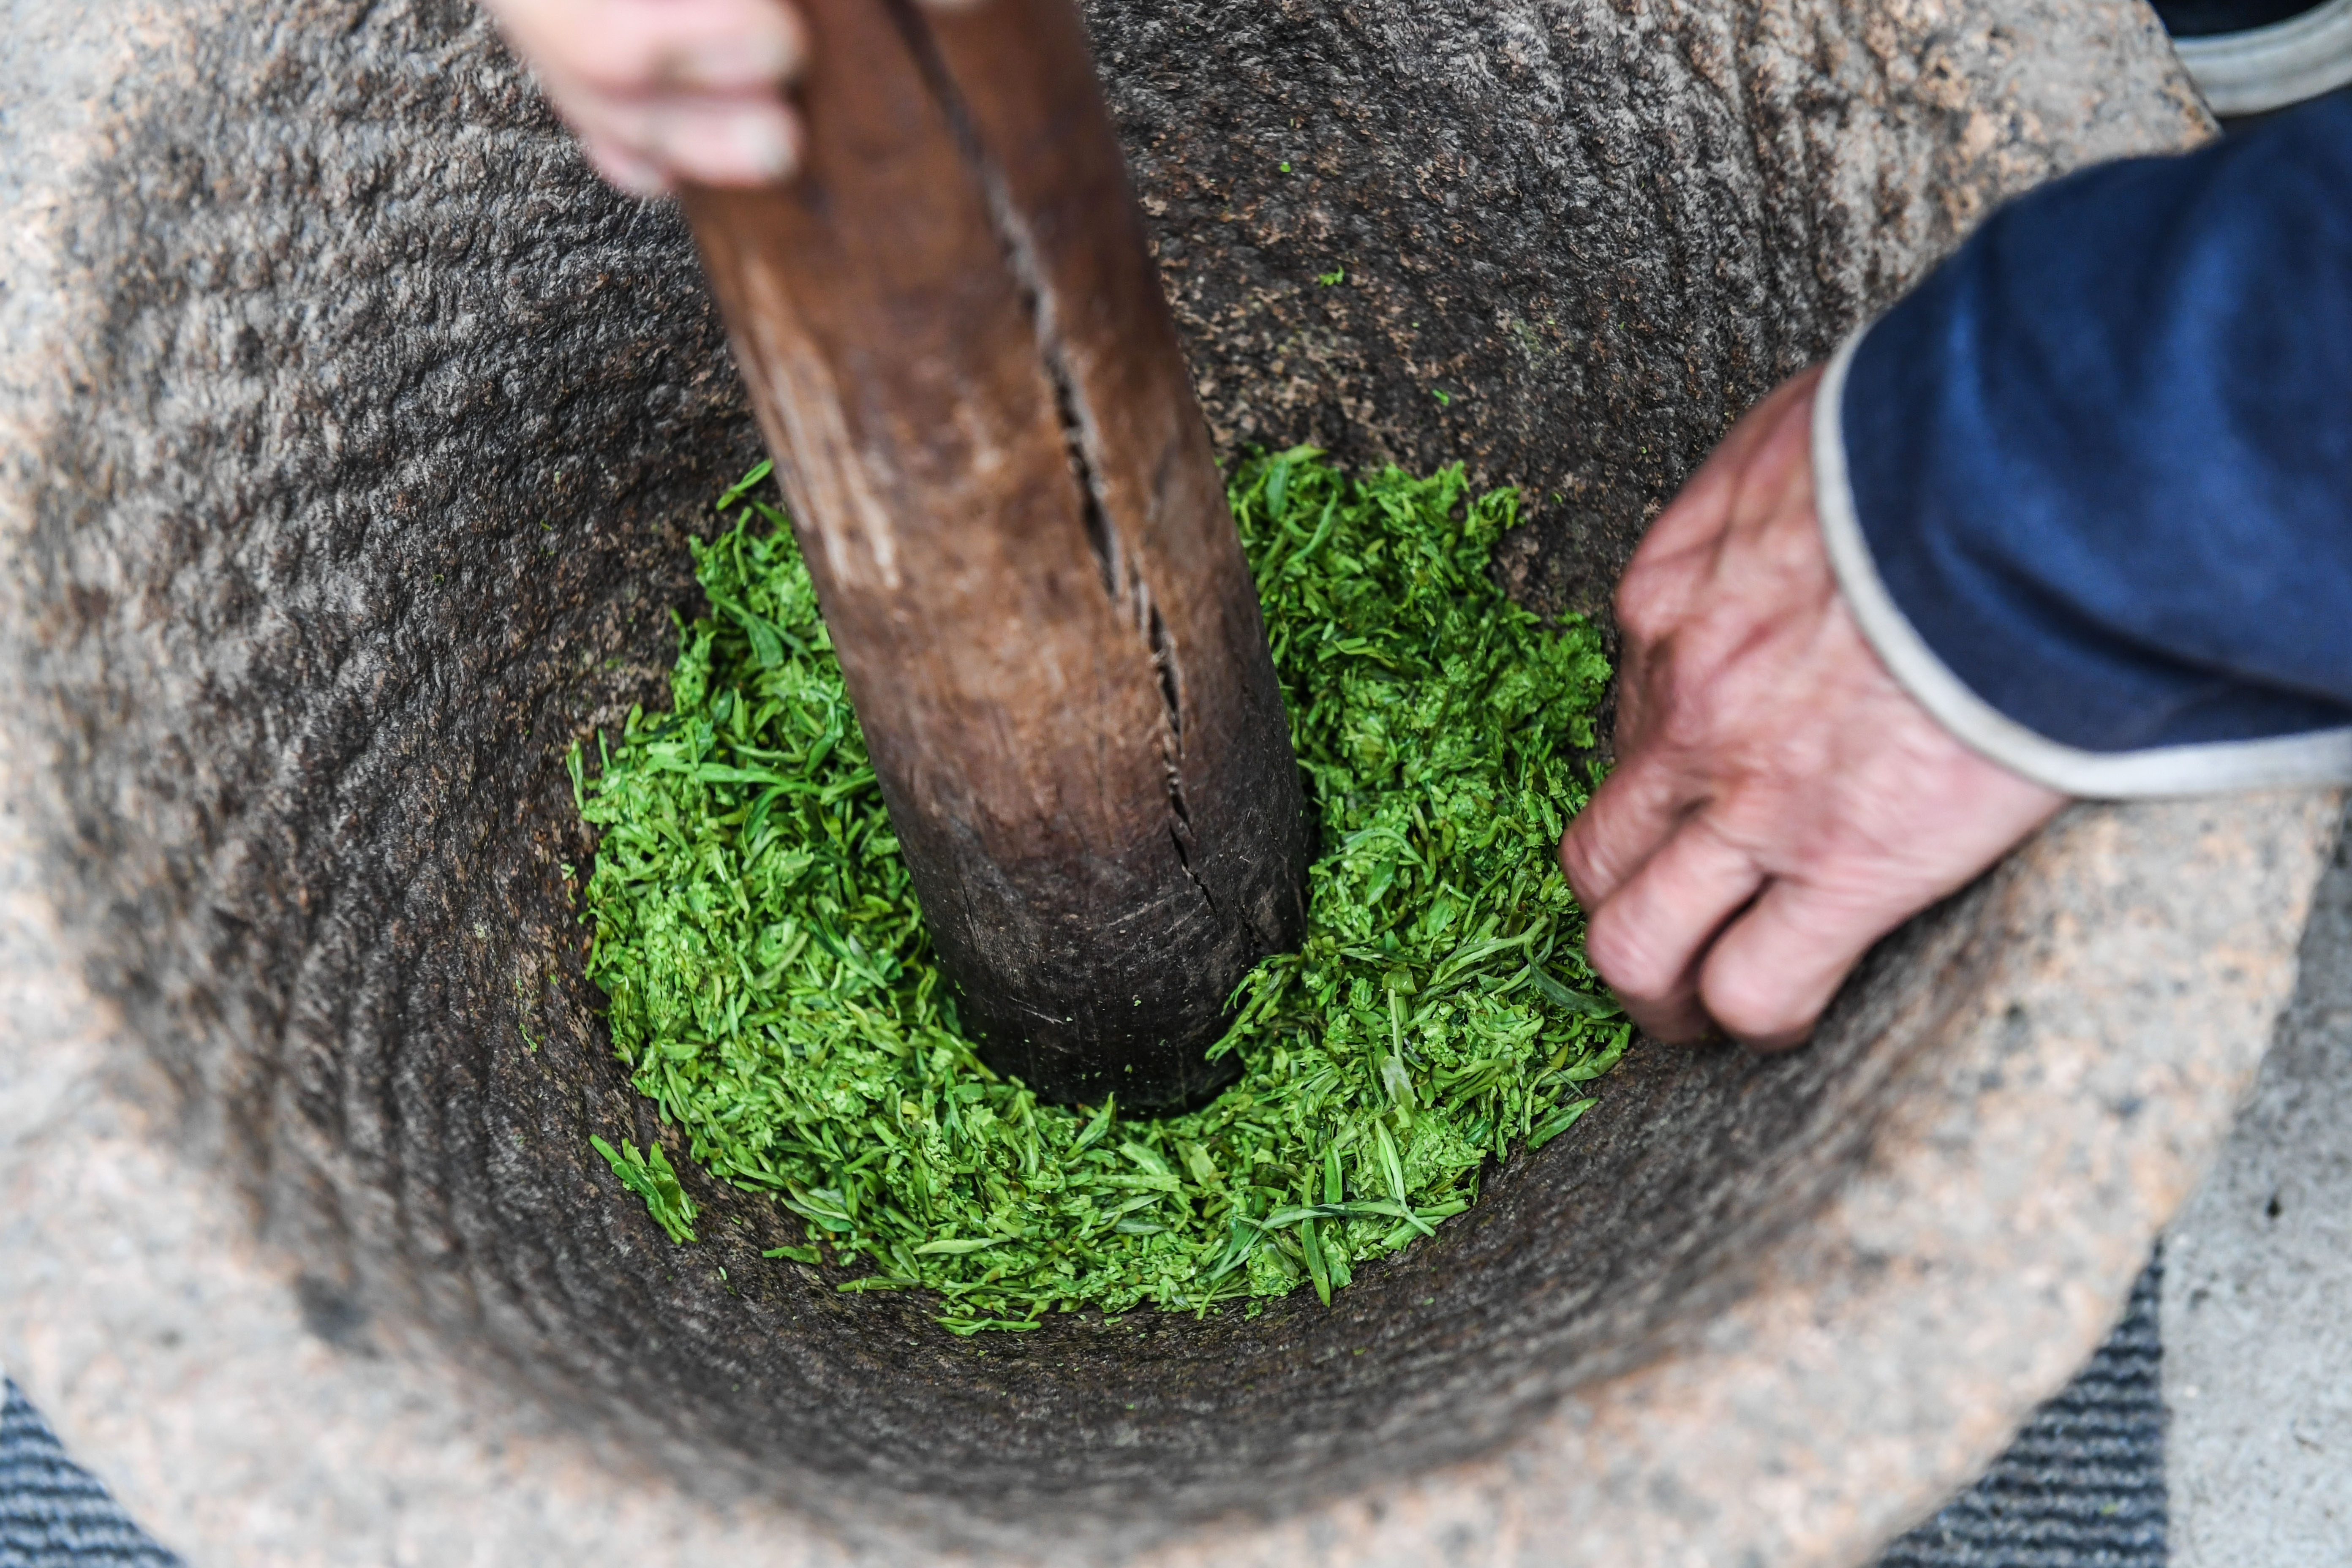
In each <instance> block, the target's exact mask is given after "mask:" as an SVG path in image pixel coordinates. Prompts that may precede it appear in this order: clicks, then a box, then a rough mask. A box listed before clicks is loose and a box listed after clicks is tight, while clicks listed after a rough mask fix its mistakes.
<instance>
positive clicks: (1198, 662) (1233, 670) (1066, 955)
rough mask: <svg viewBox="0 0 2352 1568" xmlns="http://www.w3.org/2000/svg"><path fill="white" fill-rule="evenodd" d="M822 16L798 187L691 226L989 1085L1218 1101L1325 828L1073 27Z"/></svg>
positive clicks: (1001, 3)
mask: <svg viewBox="0 0 2352 1568" xmlns="http://www.w3.org/2000/svg"><path fill="white" fill-rule="evenodd" d="M802 9H803V14H804V16H805V17H806V19H807V21H808V24H809V26H810V31H811V34H812V39H813V60H814V63H813V68H812V69H811V71H810V73H809V77H808V80H807V84H806V86H805V88H804V89H803V93H802V96H801V100H800V101H801V106H802V110H803V113H804V115H805V117H806V123H807V126H808V147H807V151H806V155H805V157H804V160H803V168H802V171H801V172H800V174H797V175H796V176H795V177H794V179H793V180H792V181H791V182H790V183H789V184H784V185H782V186H781V187H778V188H774V189H769V190H758V191H731V190H730V191H722V190H715V189H696V190H690V191H688V192H687V193H686V194H685V197H684V202H685V208H686V212H687V215H688V218H689V220H690V221H691V223H692V225H693V228H694V233H695V237H696V238H697V240H698V243H699V245H700V247H701V251H702V257H703V262H704V266H705V267H706V268H707V269H708V271H709V277H710V280H711V284H712V287H713V289H714V290H715V291H716V293H717V295H718V298H719V305H720V308H721V310H723V312H724V314H725V317H726V321H727V324H728V329H729V331H730V337H731V340H732V342H733V345H734V352H735V357H736V360H737V363H739V364H740V367H741V369H742V372H743V375H744V379H745V381H746V382H747V383H748V384H749V385H750V388H751V398H752V402H753V404H754V405H756V406H757V408H758V411H759V416H760V420H761V428H762V429H763V431H764V432H765V434H766V437H767V441H768V446H769V448H770V450H771V451H772V453H773V454H774V457H775V461H776V468H777V472H778V473H779V475H780V476H781V477H782V483H783V489H784V493H785V496H786V498H787V500H789V502H790V504H791V509H792V513H793V527H794V529H795V531H796V532H797V533H798V535H799V538H800V542H801V546H802V549H803V552H805V553H806V555H807V558H808V563H809V569H810V571H811V572H812V573H813V574H814V577H815V580H816V587H817V594H818V596H819V600H820V602H821V604H822V605H823V607H824V617H825V622H826V625H827V626H829V627H830V628H831V631H832V635H833V639H834V644H835V649H836V651H837V652H838V653H839V655H840V658H841V665H842V669H843V672H844V674H845V677H846V679H847V681H848V688H849V693H850V697H851V700H853V701H854V702H855V703H856V708H857V713H858V719H859V722H860V723H861V724H862V725H863V727H864V729H865V732H866V743H867V745H868V747H869V749H870V750H871V752H872V755H873V758H874V765H875V770H876V772H877V773H878V774H879V775H880V779H881V785H882V792H883V796H884V798H885V800H886V801H887V803H888V805H889V809H890V817H891V822H892V824H893V826H895V828H896V829H897V832H898V837H899V839H900V842H901V844H902V846H903V849H904V853H905V855H906V858H907V862H908V866H909V867H910V868H912V871H913V875H914V880H915V888H916V891H917V893H918V894H919V897H920V899H921V900H922V906H923V912H924V917H925V920H926V921H927V923H928V925H929V930H930V934H931V940H932V942H933V943H934V945H935V946H936V948H937V949H938V952H939V954H940V960H941V962H942V964H943V966H944V968H945V970H946V972H947V973H948V975H949V976H950V978H951V980H952V982H953V984H954V985H955V988H956V994H955V1002H956V1006H957V1009H958V1013H959V1015H960V1016H961V1021H962V1024H963V1026H964V1028H965V1029H966V1031H967V1032H968V1033H970V1034H971V1036H972V1037H973V1038H974V1039H975V1040H977V1041H979V1042H980V1043H981V1045H982V1054H983V1056H984V1058H985V1059H986V1060H987V1061H988V1062H989V1063H990V1064H991V1065H992V1067H994V1068H997V1069H999V1070H1001V1071H1003V1072H1007V1073H1012V1074H1015V1075H1018V1076H1019V1077H1020V1078H1021V1079H1024V1081H1026V1082H1027V1083H1028V1084H1030V1085H1031V1086H1032V1087H1033V1088H1034V1089H1036V1090H1037V1092H1038V1093H1039V1094H1040V1095H1041V1096H1043V1097H1044V1098H1045V1099H1048V1100H1060V1101H1073V1102H1084V1103H1097V1102H1099V1100H1101V1099H1102V1097H1104V1096H1105V1095H1108V1094H1113V1093H1115V1094H1116V1095H1117V1096H1118V1101H1119V1103H1120V1104H1121V1105H1122V1106H1128V1107H1132V1108H1136V1109H1158V1108H1173V1107H1177V1106H1181V1105H1188V1104H1192V1103H1196V1102H1198V1101H1199V1100H1203V1099H1205V1098H1207V1097H1208V1096H1209V1095H1210V1094H1212V1093H1213V1092H1214V1090H1215V1089H1218V1088H1219V1087H1221V1086H1222V1085H1223V1084H1224V1083H1225V1082H1228V1081H1230V1080H1231V1079H1232V1078H1233V1077H1234V1075H1235V1074H1236V1073H1237V1072H1238V1071H1239V1064H1238V1062H1236V1061H1234V1060H1232V1059H1230V1058H1228V1059H1226V1060H1224V1061H1222V1062H1216V1063H1212V1062H1210V1061H1208V1060H1207V1059H1206V1056H1205V1053H1206V1051H1207V1048H1208V1047H1210V1046H1211V1045H1213V1043H1214V1042H1215V1040H1216V1038H1217V1037H1218V1035H1219V1034H1220V1033H1221V1032H1222V1029H1223V1019H1224V1017H1225V1013H1226V1004H1227V1001H1228V998H1229V997H1230V995H1231V993H1232V991H1233V989H1234V985H1235V984H1237V983H1238V982H1239V981H1240V980H1241V979H1242V977H1243V976H1244V974H1245V973H1247V972H1248V971H1249V969H1250V967H1251V966H1252V965H1253V964H1254V963H1256V962H1257V960H1258V959H1259V958H1260V957H1262V956H1264V955H1265V954H1266V953H1268V952H1278V951H1282V950H1285V949H1286V948H1289V947H1291V946H1294V945H1296V943H1297V941H1298V940H1299V936H1300V932H1301V931H1302V929H1303V926H1304V921H1305V910H1306V900H1305V891H1304V883H1305V867H1306V860H1307V842H1308V829H1307V820H1306V816H1305V808H1304V803H1303V797H1302V795H1301V793H1300V787H1299V780H1298V771H1297V763H1296V760H1295V759H1294V757H1293V755H1292V752H1291V748H1290V742H1289V736H1288V732H1287V729H1286V722H1285V719H1284V714H1283V708H1282V700H1281V695H1280V692H1279V690H1278V689H1277V688H1276V683H1275V676H1274V667H1273V663H1272V660H1271V658H1269V656H1268V654H1267V651H1266V640H1265V626H1264V623H1263V621H1262V619H1261V617H1260V614H1259V610H1258V602H1257V595H1256V592H1255V588H1254V586H1253V585H1252V583H1251V580H1250V576H1249V572H1248V568H1247V567H1246V565H1245V564H1244V561H1243V558H1242V552H1241V543H1240V540H1239V537H1238V535H1237V534H1236V533H1235V531H1234V522H1233V519H1232V516H1231V513H1230V512H1229V511H1228V510H1227V508H1226V503H1225V497H1224V489H1223V482H1222V480H1221V479H1220V478H1219V475H1218V472H1217V468H1216V466H1215V463H1214V460H1213V457H1212V454H1211V451H1210V447H1209V440H1208V434H1207V430H1206V428H1205V426H1204V425H1203V423H1202V417H1201V414H1200V411H1199V408H1198V406H1197V405H1196V404H1195V402H1194V400H1193V395H1192V385H1191V382H1190V379H1189V376H1188V374H1187V371H1186V368H1185V363H1184V359H1183V354H1182V353H1181V349H1180V347H1179V345H1178V342H1177V338H1176V332H1175V327H1174V323H1173V321H1172V320H1171V317H1170V315H1169V312H1168V308H1167V304H1166V301H1165V300H1164V299H1163V298H1162V296H1161V294H1160V282H1159V278H1158V274H1157V272H1156V271H1155V269H1154V268H1153V265H1152V262H1151V259H1150V254H1149V251H1148V248H1147V246H1146V243H1145V238H1144V233H1143V226H1142V217H1141V215H1140V213H1139V211H1138V209H1137V206H1136V204H1135V200H1134V197H1133V195H1132V194H1131V192H1130V191H1129V187H1128V183H1127V174H1126V168H1125V164H1124V162H1123V160H1122V158H1121V156H1120V153H1119V148H1118V140H1117V137H1116V134H1115V132H1114V131H1113V128H1112V125H1111V121H1110V118H1109V115H1108V110H1106V108H1105V106H1104V103H1103V100H1102V97H1101V93H1100V90H1099V89H1098V87H1097V83H1096V80H1095V76H1094V68H1093V64H1092V61H1091V59H1090V58H1089V56H1088V53H1087V41H1086V36H1085V32H1084V29H1083V26H1082V24H1081V22H1080V20H1079V17H1078V16H1077V13H1076V10H1075V8H1074V7H1073V5H1071V4H1070V0H982V4H979V5H958V6H955V7H953V8H948V7H933V6H928V5H918V4H915V3H913V0H802Z"/></svg>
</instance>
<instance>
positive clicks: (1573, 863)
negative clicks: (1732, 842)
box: [1559, 752, 1698, 912]
mask: <svg viewBox="0 0 2352 1568" xmlns="http://www.w3.org/2000/svg"><path fill="white" fill-rule="evenodd" d="M1620 755H1621V756H1622V757H1623V758H1624V760H1623V761H1622V762H1621V763H1619V765H1618V768H1617V771H1616V772H1615V773H1611V774H1610V775H1609V777H1608V778H1607V779H1605V780H1603V781H1602V783H1601V787H1600V789H1598V790H1597V791H1595V792H1594V793H1593V796H1592V799H1591V801H1589V802H1588V803H1586V805H1585V807H1584V809H1583V810H1582V811H1580V812H1578V813H1577V814H1576V816H1575V817H1574V819H1573V820H1571V821H1570V823H1569V825H1568V831H1567V832H1565V833H1563V834H1561V835H1560V836H1559V868H1560V873H1561V875H1563V876H1565V877H1566V878H1567V879H1568V885H1569V887H1570V889H1572V890H1573V891H1574V892H1575V894H1576V901H1577V902H1578V903H1580V904H1582V905H1583V906H1584V907H1585V909H1586V910H1587V911H1588V912H1590V911H1591V910H1598V909H1600V908H1601V905H1603V904H1605V903H1607V902H1608V901H1609V900H1611V899H1612V898H1613V897H1615V896H1616V893H1617V890H1618V889H1620V888H1622V887H1623V886H1624V885H1625V884H1626V882H1627V881H1629V880H1631V879H1632V878H1633V874H1634V873H1635V872H1637V871H1639V870H1641V868H1642V867H1643V864H1644V863H1645V862H1647V861H1648V859H1649V858H1650V857H1651V856H1653V855H1654V854H1656V853H1657V852H1658V850H1659V848H1660V847H1663V846H1664V844H1665V843H1666V842H1667V841H1668V840H1669V839H1671V838H1672V837H1674V836H1675V833H1676V832H1678V831H1680V829H1681V828H1682V826H1683V824H1684V821H1685V818H1686V817H1687V816H1689V814H1690V811H1691V808H1692V807H1693V806H1694V805H1697V804H1698V796H1697V795H1696V791H1695V789H1694V786H1693V784H1691V782H1690V781H1689V780H1688V779H1687V778H1686V777H1685V774H1684V773H1682V772H1681V770H1679V769H1677V768H1675V767H1672V766H1670V765H1669V764H1667V763H1664V761H1662V760H1660V759H1659V758H1657V757H1656V756H1655V755H1654V754H1649V753H1643V754H1640V755H1632V756H1626V755H1625V754H1624V753H1622V752H1621V753H1620Z"/></svg>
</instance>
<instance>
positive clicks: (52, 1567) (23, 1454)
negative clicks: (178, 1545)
mask: <svg viewBox="0 0 2352 1568" xmlns="http://www.w3.org/2000/svg"><path fill="white" fill-rule="evenodd" d="M179 1564H180V1560H179V1559H178V1558H177V1557H174V1556H173V1555H172V1554H171V1553H170V1552H166V1551H164V1550H163V1548H162V1547H160V1546H158V1545H156V1544H155V1543H154V1542H152V1541H151V1540H149V1539H148V1537H147V1532H146V1531H143V1530H141V1529H140V1528H139V1527H138V1526H137V1525H135V1524H133V1523H131V1520H130V1517H129V1516H128V1515H126V1514H125V1513H124V1512H123V1511H122V1510H121V1509H120V1508H117V1507H116V1506H115V1503H114V1500H113V1499H112V1498H110V1497H109V1496H107V1494H106V1489H105V1488H104V1487H102V1486H100V1485H99V1484H98V1481H97V1480H96V1479H95V1478H93V1477H92V1476H91V1475H90V1473H89V1471H87V1470H85V1469H83V1468H81V1467H80V1466H79V1465H77V1464H75V1463H74V1462H73V1461H72V1460H71V1459H68V1458H66V1451H65V1449H63V1448H62V1447H58V1439H57V1435H56V1434H55V1433H53V1432H51V1431H50V1430H49V1424H48V1423H47V1422H46V1421H44V1420H42V1419H41V1415H40V1412H39V1411H37V1410H35V1409H34V1408H33V1407H32V1406H31V1405H28V1404H26V1402H25V1396H24V1395H23V1394H19V1393H17V1392H16V1384H13V1383H9V1382H6V1381H5V1379H0V1568H179Z"/></svg>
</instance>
